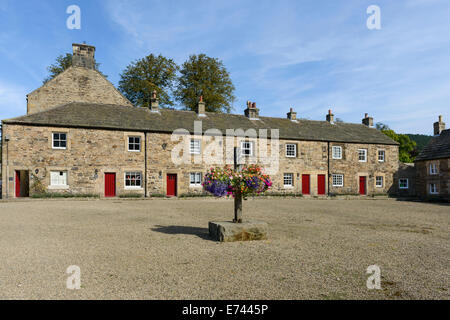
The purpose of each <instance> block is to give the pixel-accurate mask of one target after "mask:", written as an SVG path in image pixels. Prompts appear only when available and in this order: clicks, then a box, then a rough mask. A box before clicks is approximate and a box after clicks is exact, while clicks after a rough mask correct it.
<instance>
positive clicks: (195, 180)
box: [189, 172, 202, 187]
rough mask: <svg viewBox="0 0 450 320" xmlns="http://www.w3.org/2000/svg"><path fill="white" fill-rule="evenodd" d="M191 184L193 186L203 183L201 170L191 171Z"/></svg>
mask: <svg viewBox="0 0 450 320" xmlns="http://www.w3.org/2000/svg"><path fill="white" fill-rule="evenodd" d="M189 178H190V179H189V185H190V186H191V187H199V186H201V185H202V173H201V172H191V173H190V177H189Z"/></svg>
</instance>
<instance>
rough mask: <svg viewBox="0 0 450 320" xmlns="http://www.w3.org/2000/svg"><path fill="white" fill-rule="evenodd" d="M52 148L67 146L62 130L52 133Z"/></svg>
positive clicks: (64, 147) (65, 135)
mask: <svg viewBox="0 0 450 320" xmlns="http://www.w3.org/2000/svg"><path fill="white" fill-rule="evenodd" d="M52 146H53V149H66V148H67V134H66V133H62V132H54V133H53V144H52Z"/></svg>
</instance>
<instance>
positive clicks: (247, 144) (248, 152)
mask: <svg viewBox="0 0 450 320" xmlns="http://www.w3.org/2000/svg"><path fill="white" fill-rule="evenodd" d="M241 155H242V156H243V157H251V156H253V142H251V141H242V142H241Z"/></svg>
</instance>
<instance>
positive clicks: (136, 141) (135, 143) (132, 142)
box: [128, 137, 141, 152]
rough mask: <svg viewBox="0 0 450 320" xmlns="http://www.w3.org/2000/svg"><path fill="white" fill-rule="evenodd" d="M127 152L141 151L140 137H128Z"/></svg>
mask: <svg viewBox="0 0 450 320" xmlns="http://www.w3.org/2000/svg"><path fill="white" fill-rule="evenodd" d="M128 151H133V152H138V151H141V137H128Z"/></svg>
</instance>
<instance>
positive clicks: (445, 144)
mask: <svg viewBox="0 0 450 320" xmlns="http://www.w3.org/2000/svg"><path fill="white" fill-rule="evenodd" d="M443 158H450V129H447V130H443V131H442V132H441V134H440V135H438V136H436V137H433V138H432V139H431V140H430V142H428V144H427V145H426V146H425V148H423V150H422V152H420V154H419V155H418V156H417V157H416V160H415V161H422V160H433V159H443Z"/></svg>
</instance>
